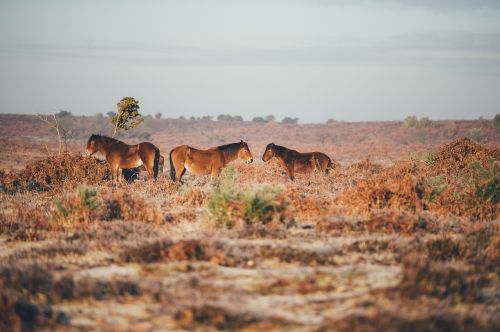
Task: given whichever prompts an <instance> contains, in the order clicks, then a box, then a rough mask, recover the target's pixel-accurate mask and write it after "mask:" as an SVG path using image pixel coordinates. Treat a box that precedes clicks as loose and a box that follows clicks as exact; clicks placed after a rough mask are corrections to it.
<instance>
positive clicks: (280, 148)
mask: <svg viewBox="0 0 500 332" xmlns="http://www.w3.org/2000/svg"><path fill="white" fill-rule="evenodd" d="M272 149H273V153H274V154H276V155H278V156H283V155H284V154H285V153H286V152H287V151H293V152H297V151H295V150H292V149H289V148H285V147H284V146H281V145H276V144H274V146H273V148H272Z"/></svg>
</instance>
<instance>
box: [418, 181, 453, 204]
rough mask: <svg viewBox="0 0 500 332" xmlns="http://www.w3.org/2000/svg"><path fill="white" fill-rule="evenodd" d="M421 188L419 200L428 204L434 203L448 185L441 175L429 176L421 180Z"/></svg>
mask: <svg viewBox="0 0 500 332" xmlns="http://www.w3.org/2000/svg"><path fill="white" fill-rule="evenodd" d="M421 188H422V194H421V195H420V196H421V198H422V199H424V200H427V201H428V202H434V201H435V200H436V198H437V197H438V196H439V195H441V193H442V192H443V191H444V190H445V189H446V188H448V183H447V182H446V180H445V179H444V177H443V176H441V175H438V176H430V177H426V178H424V179H423V180H422V184H421Z"/></svg>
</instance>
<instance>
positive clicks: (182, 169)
mask: <svg viewBox="0 0 500 332" xmlns="http://www.w3.org/2000/svg"><path fill="white" fill-rule="evenodd" d="M185 173H186V167H185V166H184V164H181V165H179V167H176V168H175V174H176V181H179V182H182V177H183V176H184V174H185Z"/></svg>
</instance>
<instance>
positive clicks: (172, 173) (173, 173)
mask: <svg viewBox="0 0 500 332" xmlns="http://www.w3.org/2000/svg"><path fill="white" fill-rule="evenodd" d="M174 150H175V149H172V151H170V154H169V159H170V178H171V179H172V181H174V182H175V167H174V162H173V161H172V152H174Z"/></svg>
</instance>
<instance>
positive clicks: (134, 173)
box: [122, 155, 165, 182]
mask: <svg viewBox="0 0 500 332" xmlns="http://www.w3.org/2000/svg"><path fill="white" fill-rule="evenodd" d="M164 164H165V158H164V157H163V155H160V160H159V161H158V173H163V167H164ZM146 171H147V168H146V166H145V165H142V166H139V167H136V168H124V169H123V170H122V174H123V177H124V178H125V181H127V182H133V181H135V180H137V179H138V178H139V175H140V174H141V172H146Z"/></svg>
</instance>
